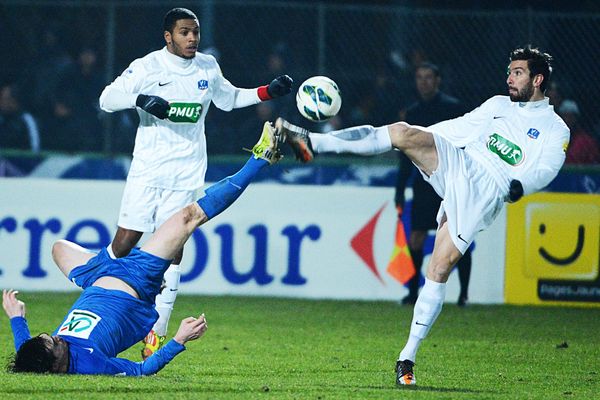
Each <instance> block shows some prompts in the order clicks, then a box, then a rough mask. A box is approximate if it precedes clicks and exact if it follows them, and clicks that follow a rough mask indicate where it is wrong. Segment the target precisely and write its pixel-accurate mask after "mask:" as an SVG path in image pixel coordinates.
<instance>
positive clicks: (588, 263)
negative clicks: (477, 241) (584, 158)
mask: <svg viewBox="0 0 600 400" xmlns="http://www.w3.org/2000/svg"><path fill="white" fill-rule="evenodd" d="M506 234H507V249H506V301H507V302H508V303H513V304H563V305H596V306H600V273H599V270H600V267H599V266H600V259H599V257H600V254H599V253H600V195H597V194H559V193H539V194H535V195H532V196H527V197H525V198H524V199H523V200H521V201H519V202H518V203H516V204H513V205H511V206H510V207H509V208H508V220H507V231H506Z"/></svg>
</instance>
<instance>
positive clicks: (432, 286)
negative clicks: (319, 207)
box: [275, 46, 569, 385]
mask: <svg viewBox="0 0 600 400" xmlns="http://www.w3.org/2000/svg"><path fill="white" fill-rule="evenodd" d="M551 60H552V57H551V56H550V55H549V54H547V53H543V52H541V51H539V50H538V49H535V48H532V47H531V46H527V47H525V48H518V49H515V50H513V51H512V52H511V54H510V64H509V66H508V78H507V80H506V83H507V85H508V93H509V96H494V97H492V98H491V99H489V100H487V101H486V102H484V103H483V104H482V105H481V106H480V107H478V108H476V109H475V110H473V111H471V112H469V113H467V114H465V115H463V116H462V117H458V118H455V119H451V120H446V121H442V122H439V123H437V124H434V125H431V126H429V127H427V128H423V127H420V126H414V125H410V124H408V123H406V122H397V123H394V124H391V125H387V126H382V127H378V128H375V127H372V126H368V125H364V126H357V127H352V128H348V129H343V130H340V131H333V132H330V133H328V134H316V133H313V132H309V131H307V130H306V129H303V128H300V127H298V126H295V125H292V124H290V123H289V122H287V121H285V120H283V119H281V118H279V119H278V120H277V121H276V123H275V128H276V130H277V133H278V134H280V135H282V137H285V138H286V140H287V142H288V143H289V144H290V145H291V147H292V149H293V150H294V152H295V153H296V156H297V157H298V158H299V159H300V160H301V161H303V162H308V161H310V160H312V159H313V157H314V154H315V153H323V152H335V153H354V154H362V155H373V154H379V153H383V152H386V151H388V150H391V149H396V150H400V151H402V152H403V153H404V154H406V155H407V156H408V158H410V160H411V161H412V162H413V163H414V164H415V166H416V167H417V168H419V171H420V172H421V174H422V175H423V178H424V179H425V180H426V181H427V182H429V184H430V185H431V186H433V188H434V189H435V191H436V193H437V194H438V195H439V196H440V197H441V198H442V199H443V201H442V203H441V204H440V208H439V210H438V215H437V223H438V228H437V233H436V238H435V244H434V248H433V253H432V255H431V259H430V261H429V265H428V268H427V274H426V279H425V285H424V286H423V289H422V290H421V292H420V294H419V297H418V299H417V302H416V304H415V307H414V314H413V319H412V323H411V327H410V334H409V338H408V341H407V343H406V345H405V346H404V348H403V349H402V351H401V352H400V355H399V357H398V361H397V362H396V383H397V384H398V385H414V384H416V379H415V376H414V372H413V366H414V363H415V359H416V354H417V350H418V348H419V346H420V344H421V342H422V341H423V339H425V337H426V336H427V334H428V333H429V330H430V329H431V326H432V325H433V323H434V322H435V320H436V318H437V317H438V315H439V313H440V312H441V310H442V305H443V302H444V298H445V295H446V282H447V280H448V276H449V274H450V272H451V271H452V268H453V267H454V265H455V264H456V263H457V261H458V260H459V259H460V258H461V257H462V256H463V254H464V253H465V252H466V251H467V249H468V248H469V245H470V244H471V242H472V241H473V239H474V237H475V235H476V234H477V232H479V231H481V230H483V229H485V228H487V227H488V226H489V225H490V224H491V223H492V222H493V221H494V219H495V218H496V216H497V215H498V213H499V212H500V210H501V209H502V207H503V204H504V202H505V201H517V200H518V199H519V198H520V197H521V196H522V195H523V194H529V193H533V192H536V191H538V190H541V189H542V188H544V187H545V186H546V185H548V184H549V183H550V182H551V181H552V180H553V179H554V177H555V176H556V175H557V174H558V171H559V170H560V168H561V167H562V165H563V163H564V161H565V152H566V150H567V146H568V144H569V128H568V127H567V125H566V124H565V123H564V122H563V120H562V119H561V118H560V117H559V116H558V115H557V114H556V113H555V112H554V110H553V108H552V106H551V105H550V104H549V101H548V98H547V97H545V96H544V92H545V90H546V86H547V84H548V80H549V78H550V73H551V71H552V68H551V66H550V62H551Z"/></svg>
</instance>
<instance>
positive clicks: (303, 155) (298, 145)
mask: <svg viewBox="0 0 600 400" xmlns="http://www.w3.org/2000/svg"><path fill="white" fill-rule="evenodd" d="M275 130H276V132H277V134H278V135H280V136H281V139H282V141H284V142H287V143H288V144H289V145H290V147H291V148H292V151H293V152H294V154H295V155H296V160H300V161H301V162H303V163H307V162H310V161H312V159H313V158H315V154H314V152H313V148H312V143H311V141H310V137H309V133H310V132H309V131H308V129H304V128H301V127H299V126H296V125H294V124H291V123H289V122H288V121H286V120H285V119H283V118H277V120H276V121H275Z"/></svg>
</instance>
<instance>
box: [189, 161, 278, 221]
mask: <svg viewBox="0 0 600 400" xmlns="http://www.w3.org/2000/svg"><path fill="white" fill-rule="evenodd" d="M268 164H269V163H268V162H267V161H265V160H262V159H256V158H254V157H253V156H252V157H250V159H249V160H248V161H247V162H246V164H244V166H243V167H242V169H240V170H239V171H238V172H237V173H235V174H234V175H231V176H228V177H227V178H225V179H222V180H220V181H219V182H217V183H215V184H214V185H212V186H211V187H209V188H208V189H206V191H205V193H206V195H205V196H204V197H203V198H201V199H200V200H198V201H197V203H198V205H200V207H201V208H202V210H204V213H205V214H206V216H207V217H208V219H212V218H213V217H215V216H217V215H219V214H220V213H222V212H223V211H224V210H225V209H226V208H227V207H229V206H230V205H231V204H233V202H234V201H235V200H236V199H237V198H238V197H240V195H241V194H242V192H243V191H244V190H245V189H246V188H247V187H248V185H249V184H250V182H252V179H254V177H255V176H256V174H258V171H260V170H261V169H262V168H263V167H264V166H265V165H268Z"/></svg>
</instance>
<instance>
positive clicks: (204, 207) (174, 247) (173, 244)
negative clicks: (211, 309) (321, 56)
mask: <svg viewBox="0 0 600 400" xmlns="http://www.w3.org/2000/svg"><path fill="white" fill-rule="evenodd" d="M278 146H279V137H278V135H276V133H275V129H274V128H273V126H272V125H271V124H270V123H269V122H265V124H264V126H263V131H262V134H261V136H260V139H259V140H258V142H257V143H256V145H255V146H254V147H253V148H252V156H251V157H250V159H249V160H248V161H247V162H246V164H245V165H244V166H243V167H242V168H241V169H240V170H239V171H238V172H237V173H235V174H234V175H232V176H229V177H227V178H225V179H223V180H221V181H219V182H217V183H216V184H214V185H213V186H211V187H209V188H208V189H207V190H206V195H205V196H204V197H202V198H201V199H199V200H198V201H197V202H196V203H192V204H190V205H188V206H186V207H185V208H184V209H183V210H180V211H178V212H177V213H175V214H174V215H173V216H171V217H170V218H169V219H168V220H167V221H166V222H165V223H164V224H163V225H161V226H160V227H159V228H158V230H157V231H156V233H155V234H154V235H152V236H151V237H150V239H148V241H147V242H146V243H145V244H144V245H143V246H142V250H143V251H145V252H148V253H150V254H153V255H155V256H158V257H161V258H164V259H168V260H170V259H172V258H173V257H174V256H175V255H176V254H177V253H178V252H179V250H180V249H181V247H182V246H183V244H184V243H185V242H186V241H187V239H188V238H189V236H190V235H191V234H192V232H193V231H194V230H195V229H196V228H197V227H198V226H200V225H202V224H204V223H205V222H207V221H208V220H209V219H212V218H214V217H215V216H217V215H218V214H220V213H221V212H223V211H224V210H225V209H226V208H228V207H229V206H230V205H231V204H233V202H235V200H236V199H237V198H238V197H239V196H240V195H241V194H242V192H243V191H244V190H245V189H246V187H248V185H249V184H250V182H251V181H252V180H253V179H254V177H255V176H256V175H257V174H258V172H259V171H260V170H261V169H262V168H263V167H265V166H267V165H270V164H274V163H276V162H277V161H279V159H280V158H281V152H280V151H279V147H278ZM165 333H166V332H165ZM164 342H165V340H164V337H160V336H159V335H158V332H156V331H155V330H152V331H151V332H150V333H149V334H148V336H147V337H146V339H145V345H144V348H143V349H142V357H143V358H144V359H145V358H147V357H149V356H151V355H152V354H153V353H154V352H156V351H157V350H158V349H159V348H160V347H161V345H162V344H163V343H164Z"/></svg>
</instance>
